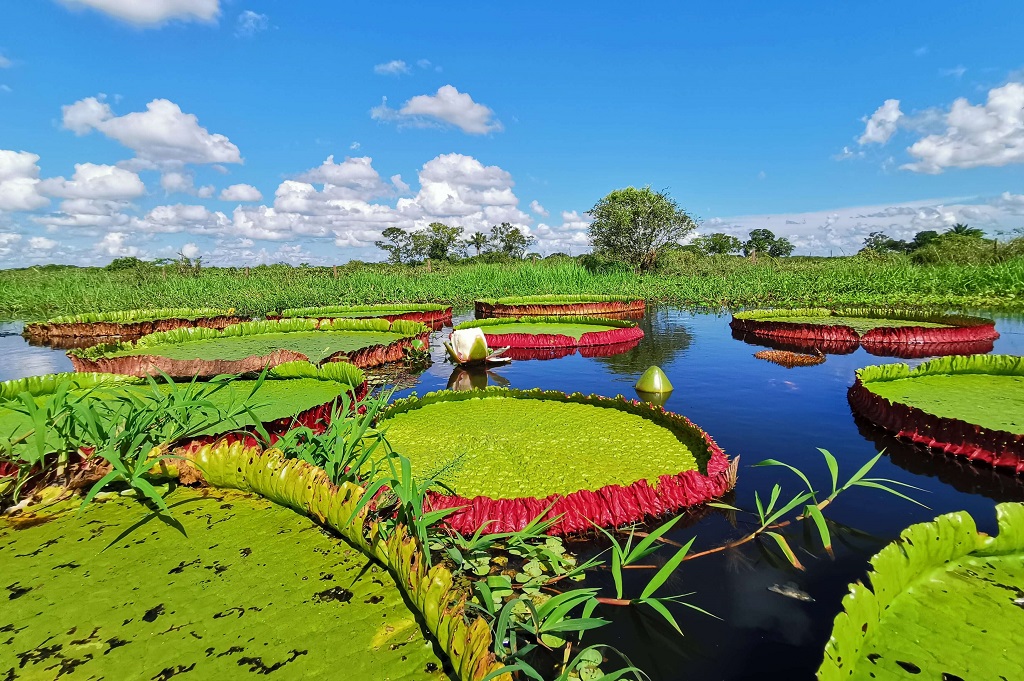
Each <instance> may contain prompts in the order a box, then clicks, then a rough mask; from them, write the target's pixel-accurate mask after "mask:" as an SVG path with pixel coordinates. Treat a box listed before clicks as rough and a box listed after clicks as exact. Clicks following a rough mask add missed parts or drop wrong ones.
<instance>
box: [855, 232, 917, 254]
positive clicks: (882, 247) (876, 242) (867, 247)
mask: <svg viewBox="0 0 1024 681" xmlns="http://www.w3.org/2000/svg"><path fill="white" fill-rule="evenodd" d="M909 248H910V244H908V243H907V242H906V241H903V240H902V239H901V240H896V239H893V238H892V237H890V236H889V235H888V234H886V233H885V232H871V233H870V234H868V236H867V238H865V239H864V247H863V248H862V249H860V250H861V252H864V251H874V252H875V253H903V252H906V251H907V250H908V249H909Z"/></svg>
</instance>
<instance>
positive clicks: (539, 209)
mask: <svg viewBox="0 0 1024 681" xmlns="http://www.w3.org/2000/svg"><path fill="white" fill-rule="evenodd" d="M530 210H532V211H533V212H534V214H536V215H539V216H541V217H542V218H546V217H547V216H548V215H549V213H548V211H547V210H545V209H544V206H542V205H540V201H538V200H537V199H534V200H533V201H530Z"/></svg>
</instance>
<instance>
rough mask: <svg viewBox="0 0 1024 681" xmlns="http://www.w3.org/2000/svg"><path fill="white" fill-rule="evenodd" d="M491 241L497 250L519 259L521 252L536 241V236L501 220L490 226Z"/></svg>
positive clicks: (524, 251)
mask: <svg viewBox="0 0 1024 681" xmlns="http://www.w3.org/2000/svg"><path fill="white" fill-rule="evenodd" d="M490 240H491V243H492V244H494V245H495V246H496V247H497V249H498V251H500V252H502V253H504V254H505V255H508V256H510V257H513V258H516V259H521V258H522V257H523V253H526V249H527V248H529V247H530V246H532V245H533V244H534V242H536V241H537V237H535V236H533V235H530V234H523V232H522V231H521V230H520V229H519V228H518V227H514V226H513V225H511V224H509V223H507V222H503V223H501V224H500V225H494V226H493V227H491V239H490Z"/></svg>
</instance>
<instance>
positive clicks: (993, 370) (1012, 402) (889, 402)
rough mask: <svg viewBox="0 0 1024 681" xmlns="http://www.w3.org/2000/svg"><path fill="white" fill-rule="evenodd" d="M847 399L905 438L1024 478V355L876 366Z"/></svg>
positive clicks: (859, 376)
mask: <svg viewBox="0 0 1024 681" xmlns="http://www.w3.org/2000/svg"><path fill="white" fill-rule="evenodd" d="M847 396H848V398H849V401H850V405H851V406H852V407H853V409H854V411H855V412H857V413H859V414H861V415H862V416H864V417H865V418H867V419H868V420H869V421H871V422H872V423H874V424H875V425H877V426H880V427H882V428H884V429H886V430H888V431H890V432H892V433H896V434H897V436H898V437H900V438H901V439H905V440H909V441H911V442H914V443H917V444H921V445H923V446H925V447H930V448H932V449H936V450H939V451H942V452H945V453H947V454H952V455H955V456H963V457H966V458H968V459H970V460H971V461H976V462H982V463H986V464H990V465H992V466H996V467H997V468H1004V469H1008V470H1011V471H1015V472H1017V473H1024V418H1022V414H1024V358H1021V357H1016V356H1009V355H973V356H969V357H940V358H937V359H934V360H931V361H928V362H925V363H923V364H921V365H920V366H918V367H916V368H914V369H912V368H910V367H909V366H908V365H906V364H887V365H878V366H868V367H864V368H862V369H859V370H858V371H857V378H856V381H855V382H854V384H853V386H852V387H851V388H850V390H849V392H848V393H847Z"/></svg>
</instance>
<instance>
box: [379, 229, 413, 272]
mask: <svg viewBox="0 0 1024 681" xmlns="http://www.w3.org/2000/svg"><path fill="white" fill-rule="evenodd" d="M381 236H382V237H384V239H385V240H384V241H375V242H373V245H374V246H376V247H377V248H379V249H380V250H382V251H386V252H387V254H388V262H390V263H392V264H394V265H401V264H402V263H409V262H412V261H413V260H414V259H415V257H416V246H415V245H414V244H413V235H412V234H410V233H409V232H407V231H405V230H404V229H402V228H401V227H388V228H387V229H385V230H384V231H383V232H382V233H381Z"/></svg>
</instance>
